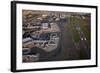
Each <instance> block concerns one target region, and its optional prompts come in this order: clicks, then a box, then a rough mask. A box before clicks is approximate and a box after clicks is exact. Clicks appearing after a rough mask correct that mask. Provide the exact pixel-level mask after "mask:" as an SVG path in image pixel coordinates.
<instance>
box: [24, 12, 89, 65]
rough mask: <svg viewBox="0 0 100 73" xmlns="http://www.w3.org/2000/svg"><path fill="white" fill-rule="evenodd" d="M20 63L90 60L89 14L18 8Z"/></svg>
mask: <svg viewBox="0 0 100 73" xmlns="http://www.w3.org/2000/svg"><path fill="white" fill-rule="evenodd" d="M22 37H23V38H22V62H23V63H28V62H32V63H33V62H45V61H65V60H66V61H67V60H85V59H91V14H90V13H84V12H83V13H82V12H62V11H41V10H22Z"/></svg>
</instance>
